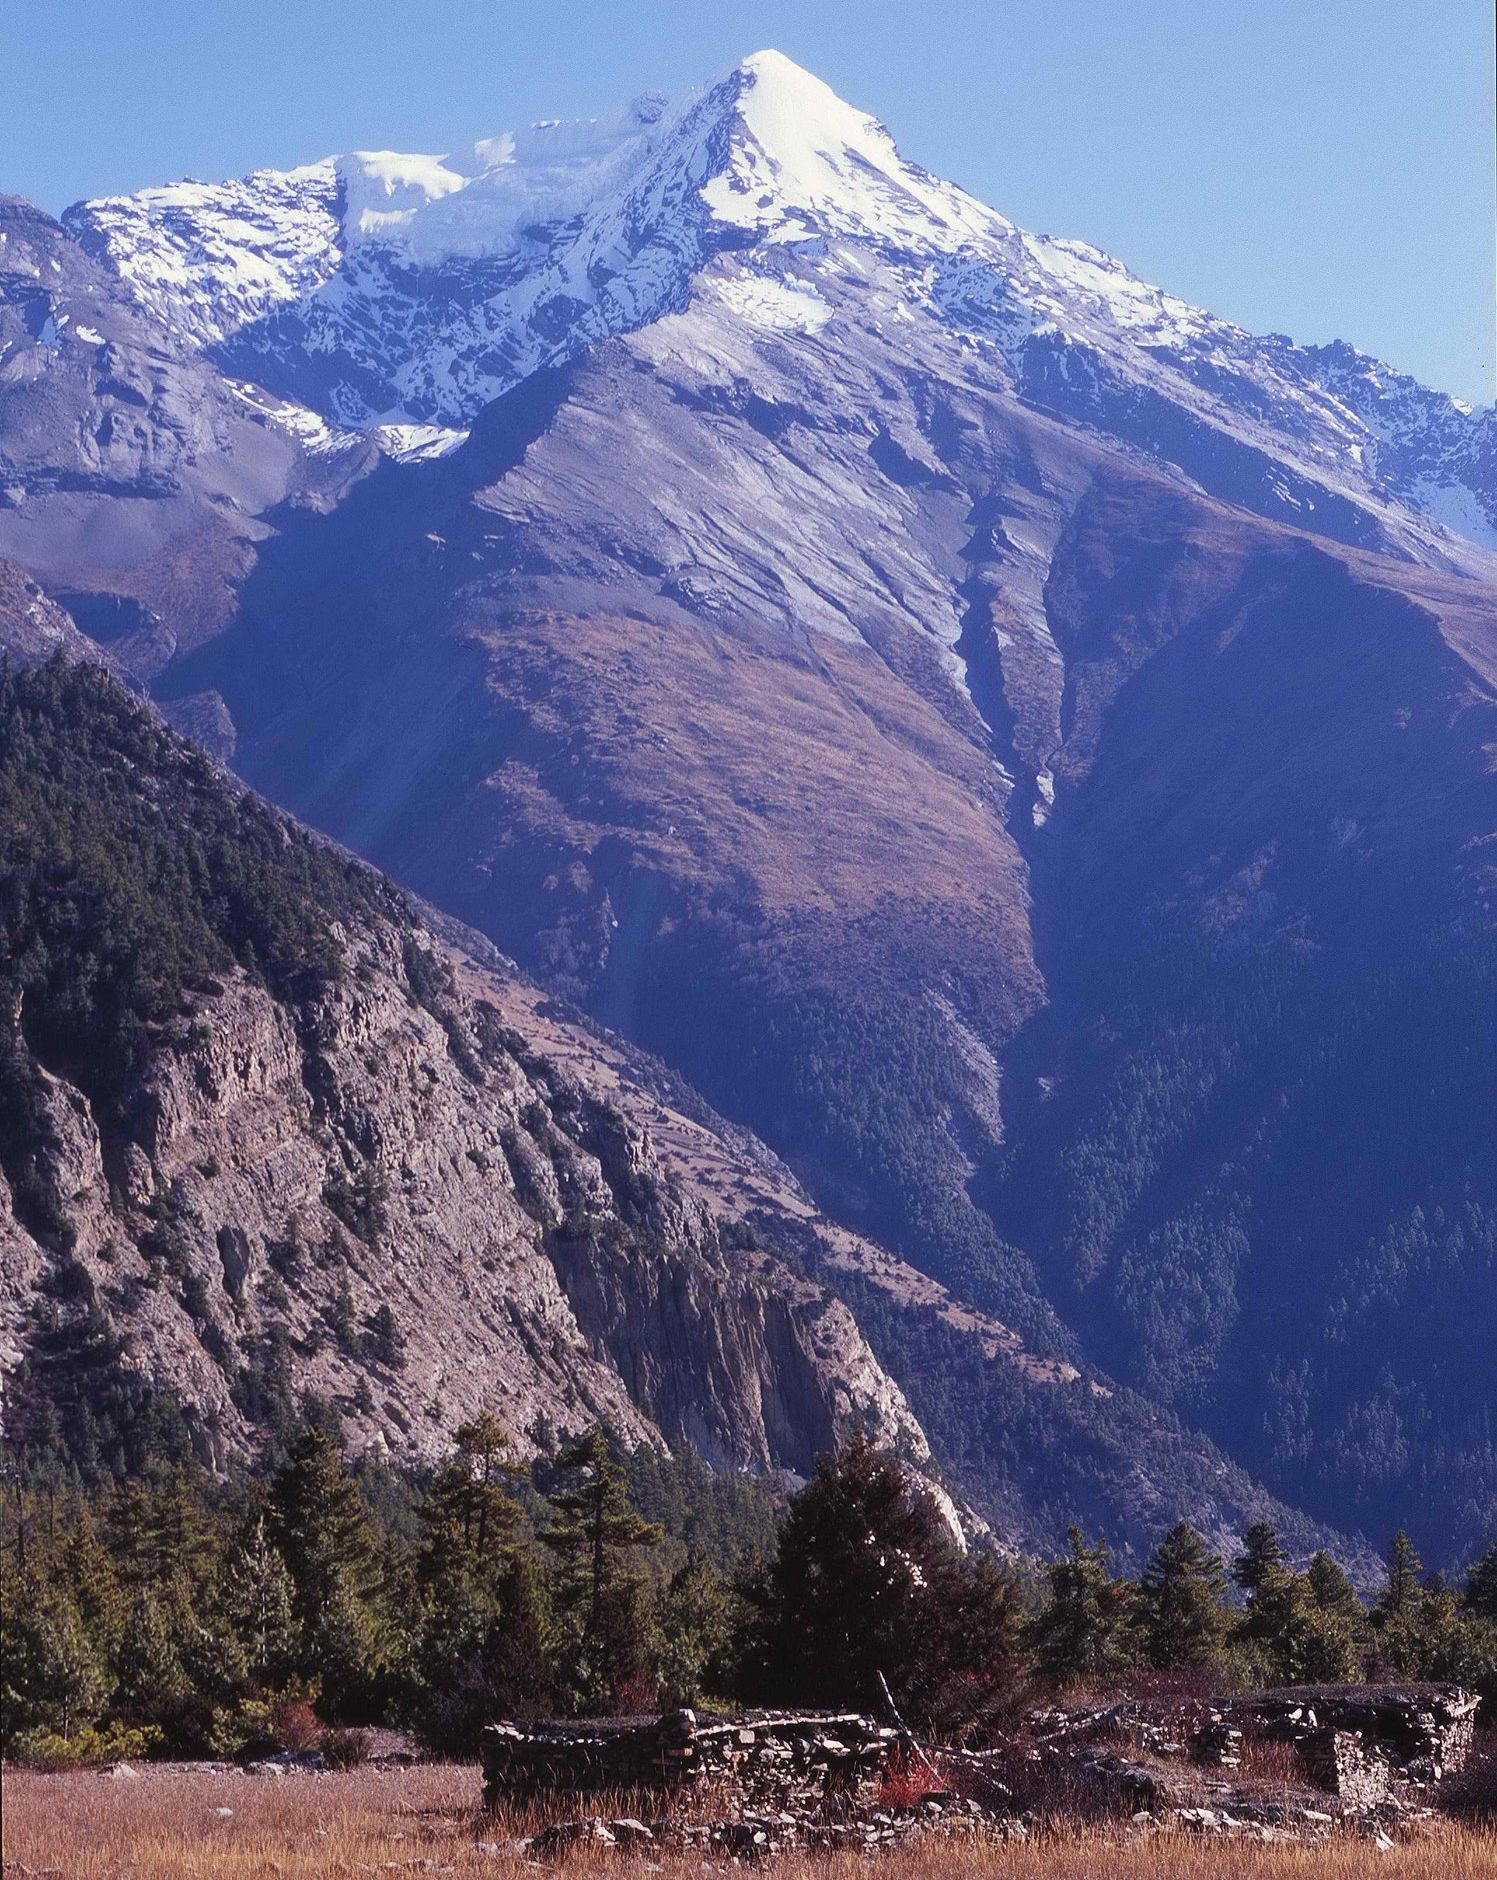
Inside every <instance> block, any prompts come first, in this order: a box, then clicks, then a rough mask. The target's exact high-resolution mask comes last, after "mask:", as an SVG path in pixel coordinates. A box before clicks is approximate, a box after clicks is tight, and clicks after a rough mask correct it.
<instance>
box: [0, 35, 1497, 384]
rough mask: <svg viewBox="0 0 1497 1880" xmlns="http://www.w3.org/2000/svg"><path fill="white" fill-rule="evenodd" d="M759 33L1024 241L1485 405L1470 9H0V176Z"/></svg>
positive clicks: (161, 155)
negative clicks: (1099, 255)
mask: <svg viewBox="0 0 1497 1880" xmlns="http://www.w3.org/2000/svg"><path fill="white" fill-rule="evenodd" d="M761 46H777V47H779V49H780V50H781V51H783V52H786V53H788V54H789V55H790V56H791V57H792V58H795V59H798V60H799V61H800V62H801V64H803V65H806V66H809V67H810V68H811V69H812V70H813V71H815V72H817V73H819V74H820V75H821V76H822V77H823V78H825V79H826V80H827V82H828V83H829V84H831V85H832V86H834V87H835V89H836V90H838V91H839V92H841V93H842V94H843V96H844V97H847V98H849V99H851V100H852V101H853V102H854V103H855V104H858V105H861V106H863V107H864V108H866V109H868V110H871V111H874V112H876V113H877V114H878V115H879V116H880V117H882V118H883V119H884V120H885V121H886V122H887V123H888V124H889V126H890V127H891V129H892V130H893V131H894V134H895V136H896V137H897V138H898V140H899V143H900V145H901V147H902V148H903V149H904V150H905V152H906V153H907V154H908V155H910V156H912V157H914V158H916V159H917V160H918V161H920V162H922V163H924V164H925V165H926V166H927V167H928V168H930V169H933V170H936V171H938V172H940V173H942V174H944V175H947V176H950V177H952V178H954V179H955V180H956V181H958V182H960V183H962V184H964V185H965V186H966V187H967V188H969V189H971V190H972V191H973V192H974V193H975V194H977V195H979V196H981V197H982V198H983V199H984V200H986V201H988V202H990V203H992V204H993V205H994V207H996V208H999V209H1001V210H1002V211H1003V212H1004V213H1005V214H1007V215H1009V216H1011V217H1013V218H1014V219H1015V220H1016V221H1019V222H1021V223H1023V224H1025V225H1026V226H1028V227H1031V228H1037V229H1041V230H1045V231H1048V232H1050V233H1053V234H1065V235H1076V236H1081V237H1084V238H1085V239H1087V240H1090V241H1094V242H1097V243H1098V244H1099V245H1100V246H1102V247H1104V248H1107V249H1109V250H1110V251H1111V252H1112V253H1114V254H1116V255H1118V256H1119V257H1120V258H1121V259H1122V260H1124V261H1126V262H1127V263H1128V264H1129V265H1130V266H1131V267H1133V268H1134V269H1135V270H1136V271H1137V272H1139V273H1140V274H1142V275H1144V276H1145V277H1146V278H1148V279H1151V280H1154V281H1156V282H1158V283H1159V284H1161V285H1162V286H1166V287H1169V288H1171V289H1173V290H1174V291H1175V292H1177V293H1181V294H1183V295H1185V296H1186V297H1187V298H1188V299H1190V300H1193V301H1196V302H1198V303H1200V304H1202V305H1204V306H1206V307H1209V308H1211V309H1213V310H1214V311H1216V312H1219V313H1222V314H1226V315H1228V316H1229V317H1231V318H1233V319H1236V320H1239V321H1241V322H1242V323H1243V324H1244V325H1246V326H1249V327H1252V328H1254V329H1257V330H1263V331H1266V330H1270V329H1271V330H1276V331H1281V332H1288V333H1291V334H1293V335H1294V336H1295V337H1296V338H1300V339H1306V340H1324V339H1329V338H1332V337H1342V338H1346V339H1350V340H1353V341H1355V342H1356V343H1357V344H1359V345H1361V346H1365V347H1366V348H1368V349H1369V350H1370V351H1372V352H1375V353H1378V354H1380V355H1382V356H1383V357H1384V358H1386V359H1389V360H1391V361H1392V362H1393V363H1394V364H1396V365H1400V366H1403V367H1404V368H1405V369H1407V370H1409V371H1412V372H1415V373H1417V374H1418V376H1419V377H1421V378H1423V379H1425V380H1426V381H1428V382H1429V383H1431V384H1434V385H1438V386H1441V387H1443V388H1445V389H1446V390H1449V391H1454V392H1457V393H1459V394H1461V395H1462V396H1464V397H1467V398H1470V399H1472V400H1480V401H1488V400H1491V399H1492V398H1493V397H1494V392H1497V387H1494V376H1493V374H1494V366H1493V321H1494V314H1493V299H1494V293H1493V272H1494V261H1493V158H1492V9H1491V0H924V4H922V3H921V0H800V3H799V4H792V3H791V0H696V3H695V4H693V3H692V0H654V3H653V4H645V3H644V0H0V189H9V190H13V191H16V192H18V193H20V194H22V195H27V196H30V197H32V198H33V199H34V200H36V201H38V202H40V203H41V204H43V206H44V207H46V208H49V209H53V210H56V209H60V208H61V207H63V205H64V204H65V203H68V202H70V201H72V200H74V199H75V198H76V197H79V196H82V195H90V194H99V193H102V192H106V191H120V190H129V189H135V188H139V187H140V186H142V185H144V184H147V183H154V182H165V181H168V180H170V179H172V178H175V177H179V176H199V177H218V176H226V175H235V174H239V173H241V172H243V171H244V170H247V169H251V168H254V167H255V166H256V165H276V166H280V165H286V164H290V163H294V162H299V161H305V160H308V159H310V158H314V157H318V156H325V155H327V154H329V153H331V152H335V151H341V150H348V149H356V148H360V147H365V148H367V147H370V146H374V147H383V148H387V149H391V148H392V149H405V150H433V151H444V150H447V149H451V148H454V147H455V146H457V145H458V144H461V143H465V142H469V141H471V140H472V139H474V138H475V137H478V136H483V135H489V134H492V133H493V132H494V131H496V130H502V129H505V128H508V127H509V126H510V125H512V124H514V123H517V122H528V121H529V120H531V119H533V118H536V117H565V116H575V115H579V114H586V113H590V112H594V111H599V110H605V109H607V108H609V107H610V106H612V105H614V104H616V103H622V102H623V101H624V100H625V99H627V98H629V97H631V96H633V95H634V94H635V93H637V92H640V91H645V90H651V89H664V90H674V89H678V88H680V87H684V86H686V85H690V84H694V83H697V82H699V81H701V80H704V79H706V78H708V77H710V76H712V75H713V74H715V73H716V72H717V71H718V70H720V69H722V68H724V67H726V66H728V65H731V64H732V63H733V62H734V61H735V60H736V59H738V58H740V57H742V56H743V55H744V54H745V53H748V52H752V51H755V50H757V49H758V48H760V47H761Z"/></svg>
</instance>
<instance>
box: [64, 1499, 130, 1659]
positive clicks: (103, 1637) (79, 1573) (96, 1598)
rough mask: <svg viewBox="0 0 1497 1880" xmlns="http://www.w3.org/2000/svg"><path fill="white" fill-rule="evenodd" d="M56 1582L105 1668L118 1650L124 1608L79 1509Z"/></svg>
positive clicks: (103, 1551)
mask: <svg viewBox="0 0 1497 1880" xmlns="http://www.w3.org/2000/svg"><path fill="white" fill-rule="evenodd" d="M58 1577H59V1580H60V1582H61V1584H62V1585H63V1586H64V1587H65V1588H66V1590H67V1592H68V1594H69V1596H70V1597H71V1599H72V1602H73V1605H74V1608H75V1609H76V1611H77V1613H78V1617H79V1619H80V1621H81V1622H82V1625H83V1629H84V1632H85V1634H86V1635H87V1638H88V1640H89V1643H90V1645H91V1646H92V1647H93V1649H94V1650H95V1651H96V1652H97V1653H98V1654H99V1656H100V1658H101V1660H102V1661H103V1662H104V1663H105V1664H108V1663H109V1662H110V1660H111V1659H112V1658H113V1657H114V1654H115V1652H116V1651H117V1650H118V1648H119V1643H120V1639H121V1637H122V1636H123V1633H124V1629H125V1619H126V1613H127V1604H126V1600H125V1594H124V1589H123V1588H122V1587H121V1585H120V1579H119V1575H118V1574H117V1573H116V1572H115V1569H114V1562H113V1561H112V1560H111V1559H110V1557H109V1551H108V1549H107V1548H106V1547H105V1546H104V1543H103V1542H102V1541H101V1540H100V1539H99V1535H98V1530H97V1529H96V1528H95V1526H94V1523H93V1517H92V1516H91V1515H90V1514H89V1512H88V1510H87V1508H80V1509H79V1510H78V1513H77V1515H76V1517H75V1519H74V1521H73V1525H72V1528H71V1530H70V1531H69V1533H68V1536H67V1538H66V1540H65V1541H64V1542H63V1546H62V1553H61V1558H60V1561H59V1575H58Z"/></svg>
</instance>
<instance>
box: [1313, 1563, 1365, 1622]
mask: <svg viewBox="0 0 1497 1880" xmlns="http://www.w3.org/2000/svg"><path fill="white" fill-rule="evenodd" d="M1305 1578H1306V1580H1307V1581H1308V1582H1309V1586H1310V1597H1311V1598H1312V1599H1313V1600H1314V1601H1315V1604H1316V1605H1317V1606H1318V1607H1319V1608H1320V1610H1321V1611H1322V1612H1333V1613H1337V1614H1339V1615H1340V1616H1341V1617H1342V1618H1343V1619H1345V1620H1346V1621H1347V1623H1348V1624H1349V1625H1351V1626H1352V1627H1354V1628H1360V1626H1361V1624H1362V1620H1363V1617H1364V1614H1363V1611H1362V1602H1361V1600H1360V1599H1358V1598H1357V1589H1356V1588H1355V1587H1354V1586H1353V1585H1352V1583H1351V1581H1350V1580H1349V1579H1348V1578H1347V1577H1346V1573H1345V1571H1344V1570H1343V1568H1342V1567H1341V1566H1340V1565H1338V1563H1337V1562H1336V1561H1334V1560H1332V1558H1331V1556H1330V1555H1329V1554H1327V1553H1317V1554H1315V1555H1314V1556H1313V1557H1312V1559H1311V1561H1310V1565H1309V1567H1308V1568H1307V1569H1306V1572H1305Z"/></svg>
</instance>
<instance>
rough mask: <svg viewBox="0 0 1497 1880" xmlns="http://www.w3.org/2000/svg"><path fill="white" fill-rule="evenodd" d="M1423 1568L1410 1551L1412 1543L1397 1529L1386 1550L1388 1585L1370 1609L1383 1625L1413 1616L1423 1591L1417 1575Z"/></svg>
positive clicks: (1417, 1558) (1393, 1623)
mask: <svg viewBox="0 0 1497 1880" xmlns="http://www.w3.org/2000/svg"><path fill="white" fill-rule="evenodd" d="M1423 1572H1424V1568H1423V1566H1422V1565H1421V1564H1420V1560H1419V1556H1418V1554H1417V1553H1416V1552H1415V1551H1414V1543H1413V1542H1412V1541H1411V1540H1410V1539H1409V1537H1408V1535H1407V1534H1405V1533H1404V1531H1403V1529H1402V1528H1400V1529H1399V1530H1398V1532H1397V1533H1396V1534H1395V1535H1394V1536H1393V1545H1392V1546H1391V1547H1390V1548H1389V1550H1388V1584H1387V1586H1386V1587H1385V1588H1384V1590H1383V1595H1382V1598H1381V1599H1379V1600H1378V1602H1377V1605H1376V1606H1375V1607H1374V1608H1373V1616H1374V1618H1375V1619H1376V1621H1377V1622H1378V1623H1379V1624H1380V1625H1383V1626H1389V1625H1396V1624H1398V1623H1399V1622H1400V1621H1404V1620H1413V1619H1415V1618H1417V1616H1418V1612H1419V1606H1420V1602H1421V1597H1422V1593H1423V1588H1422V1586H1421V1585H1420V1576H1421V1575H1422V1574H1423Z"/></svg>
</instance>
